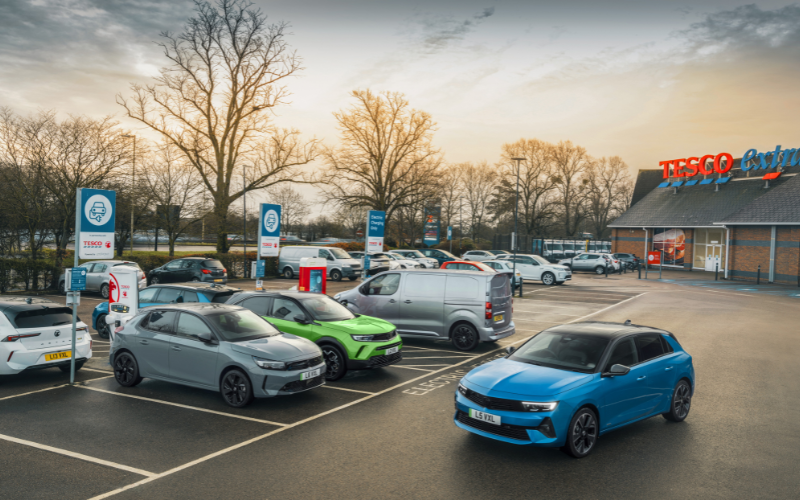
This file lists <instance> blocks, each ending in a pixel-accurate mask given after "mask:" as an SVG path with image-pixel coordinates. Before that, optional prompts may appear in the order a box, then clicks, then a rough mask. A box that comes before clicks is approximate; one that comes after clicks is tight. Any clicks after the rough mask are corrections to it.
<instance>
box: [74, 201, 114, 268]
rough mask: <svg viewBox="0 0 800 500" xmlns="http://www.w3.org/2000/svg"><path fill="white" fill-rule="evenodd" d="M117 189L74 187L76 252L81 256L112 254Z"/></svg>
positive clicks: (96, 257)
mask: <svg viewBox="0 0 800 500" xmlns="http://www.w3.org/2000/svg"><path fill="white" fill-rule="evenodd" d="M116 204H117V193H116V192H114V191H105V190H101V189H88V188H80V189H78V207H80V208H79V210H78V213H79V214H80V217H79V219H78V223H79V226H78V227H79V231H78V238H77V247H78V255H79V257H80V258H82V259H110V258H113V257H114V229H115V228H114V219H115V213H114V212H115V211H116Z"/></svg>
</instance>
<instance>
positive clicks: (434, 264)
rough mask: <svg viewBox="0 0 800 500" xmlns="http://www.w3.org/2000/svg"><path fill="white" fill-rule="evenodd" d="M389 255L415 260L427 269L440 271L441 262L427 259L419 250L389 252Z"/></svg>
mask: <svg viewBox="0 0 800 500" xmlns="http://www.w3.org/2000/svg"><path fill="white" fill-rule="evenodd" d="M387 253H393V254H395V255H399V256H400V257H402V258H404V259H407V260H415V261H417V262H419V263H420V264H422V267H424V268H425V269H438V267H439V261H438V260H436V259H431V258H430V257H425V255H423V254H422V252H420V251H419V250H389V252H387Z"/></svg>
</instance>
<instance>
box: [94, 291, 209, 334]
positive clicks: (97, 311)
mask: <svg viewBox="0 0 800 500" xmlns="http://www.w3.org/2000/svg"><path fill="white" fill-rule="evenodd" d="M161 288H169V287H168V286H164V287H161ZM139 291H140V292H141V290H139ZM197 301H198V302H210V301H209V300H208V297H206V296H205V295H204V294H202V293H198V294H197ZM157 305H163V304H160V303H149V304H139V309H144V308H145V307H151V306H157ZM104 314H108V302H101V303H99V304H97V307H95V308H94V311H92V328H94V331H97V318H99V317H100V316H101V315H104Z"/></svg>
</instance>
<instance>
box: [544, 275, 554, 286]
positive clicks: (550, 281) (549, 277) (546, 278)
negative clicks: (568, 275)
mask: <svg viewBox="0 0 800 500" xmlns="http://www.w3.org/2000/svg"><path fill="white" fill-rule="evenodd" d="M555 282H556V276H555V275H554V274H553V273H544V274H543V275H542V283H544V284H545V285H547V286H550V285H552V284H553V283H555Z"/></svg>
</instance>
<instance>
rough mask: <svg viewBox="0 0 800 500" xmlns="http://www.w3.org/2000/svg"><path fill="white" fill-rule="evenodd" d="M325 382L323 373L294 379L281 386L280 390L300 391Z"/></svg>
mask: <svg viewBox="0 0 800 500" xmlns="http://www.w3.org/2000/svg"><path fill="white" fill-rule="evenodd" d="M324 382H325V374H324V373H323V374H322V375H318V376H316V377H314V378H310V379H308V380H295V381H294V382H289V383H288V384H286V385H284V386H283V387H281V392H300V391H306V390H308V389H313V388H314V387H318V386H320V385H322V384H323V383H324Z"/></svg>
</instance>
